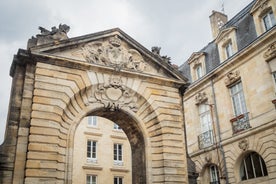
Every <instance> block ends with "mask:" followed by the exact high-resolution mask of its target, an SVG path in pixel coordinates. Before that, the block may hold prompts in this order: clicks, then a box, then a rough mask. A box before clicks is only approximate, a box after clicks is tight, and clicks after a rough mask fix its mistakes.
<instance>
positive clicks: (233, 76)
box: [224, 70, 241, 86]
mask: <svg viewBox="0 0 276 184" xmlns="http://www.w3.org/2000/svg"><path fill="white" fill-rule="evenodd" d="M240 78H241V77H240V72H239V71H238V70H237V71H234V72H229V73H228V74H227V75H226V78H225V80H224V82H225V85H226V86H230V85H231V84H233V83H235V82H237V81H238V80H240Z"/></svg>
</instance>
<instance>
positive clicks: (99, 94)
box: [94, 77, 137, 112]
mask: <svg viewBox="0 0 276 184" xmlns="http://www.w3.org/2000/svg"><path fill="white" fill-rule="evenodd" d="M94 96H95V98H96V99H97V101H98V102H100V103H102V104H103V105H104V107H105V108H107V109H109V110H110V111H116V110H120V109H121V108H123V107H128V108H129V109H130V110H132V111H133V112H137V103H136V102H137V98H136V96H135V93H134V92H133V91H131V90H130V89H129V88H127V87H125V86H124V85H123V84H122V80H121V79H120V78H119V77H111V78H110V80H109V83H108V84H99V85H98V88H97V89H96V91H95V92H94Z"/></svg>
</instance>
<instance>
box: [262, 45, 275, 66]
mask: <svg viewBox="0 0 276 184" xmlns="http://www.w3.org/2000/svg"><path fill="white" fill-rule="evenodd" d="M275 57H276V42H274V43H272V44H271V45H270V46H269V47H268V49H267V51H266V52H265V53H264V59H265V60H266V61H270V60H272V59H273V58H275Z"/></svg>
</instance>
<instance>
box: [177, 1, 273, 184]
mask: <svg viewBox="0 0 276 184" xmlns="http://www.w3.org/2000/svg"><path fill="white" fill-rule="evenodd" d="M275 20H276V1H274V0H255V1H252V2H251V3H250V4H249V5H248V6H247V7H245V8H244V9H243V10H242V11H240V12H239V13H238V14H237V15H236V16H234V17H233V18H232V19H231V20H229V21H227V16H226V15H224V14H223V13H220V12H216V11H213V12H212V15H211V16H210V22H211V28H212V34H213V41H211V42H210V43H209V44H208V45H207V46H206V47H204V48H203V49H201V50H200V51H198V52H194V53H193V54H192V55H191V57H190V58H189V59H188V60H187V61H186V62H185V63H184V64H183V65H182V66H181V67H180V71H182V73H183V74H184V75H185V76H186V77H188V78H189V79H190V85H189V87H188V88H187V89H186V91H185V94H184V107H185V110H184V112H185V126H186V127H185V128H186V138H187V150H188V156H189V157H190V158H191V160H192V161H193V162H194V163H195V172H196V173H194V174H198V178H197V183H200V184H203V183H211V184H217V183H271V184H272V183H276V143H275V140H276V26H275V25H276V21H275Z"/></svg>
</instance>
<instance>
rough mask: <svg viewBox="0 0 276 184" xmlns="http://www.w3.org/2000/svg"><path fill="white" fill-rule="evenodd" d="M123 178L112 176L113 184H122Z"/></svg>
mask: <svg viewBox="0 0 276 184" xmlns="http://www.w3.org/2000/svg"><path fill="white" fill-rule="evenodd" d="M123 183H124V178H123V177H121V176H114V184H123Z"/></svg>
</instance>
